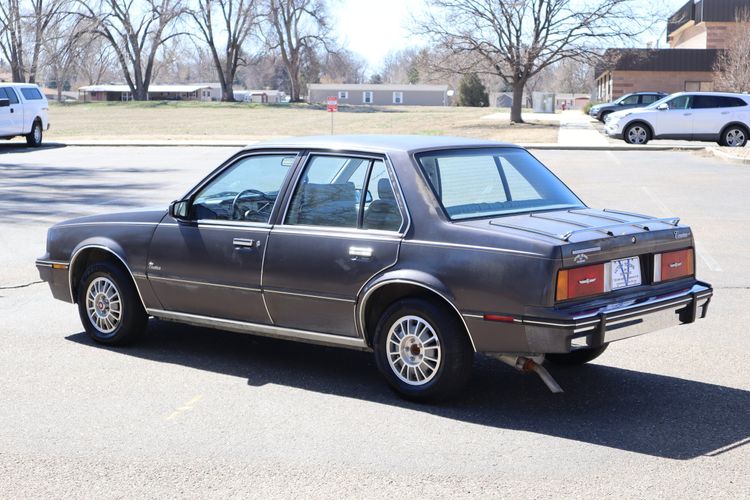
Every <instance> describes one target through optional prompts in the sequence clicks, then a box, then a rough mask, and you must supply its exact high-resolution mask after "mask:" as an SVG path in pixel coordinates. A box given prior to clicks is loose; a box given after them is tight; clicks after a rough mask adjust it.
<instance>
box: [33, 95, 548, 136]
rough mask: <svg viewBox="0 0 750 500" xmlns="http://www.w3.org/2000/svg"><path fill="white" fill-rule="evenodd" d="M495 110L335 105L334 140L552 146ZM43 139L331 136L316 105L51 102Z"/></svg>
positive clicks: (535, 129) (538, 127) (543, 132)
mask: <svg viewBox="0 0 750 500" xmlns="http://www.w3.org/2000/svg"><path fill="white" fill-rule="evenodd" d="M494 111H496V110H491V109H488V108H457V107H450V108H449V107H418V106H411V107H407V106H399V107H391V106H389V107H376V108H371V107H363V106H349V107H343V106H342V107H340V108H339V112H338V113H335V115H334V133H336V134H425V135H455V136H463V137H475V138H481V139H493V140H499V141H507V142H519V143H531V142H534V143H540V142H557V129H558V127H557V125H556V124H546V123H545V124H542V123H525V124H521V125H511V124H509V123H508V122H504V121H498V120H482V119H481V117H482V116H486V115H488V114H491V113H493V112H494ZM49 113H50V123H51V124H52V128H51V129H50V131H49V132H48V133H47V139H48V140H52V141H63V140H65V139H78V140H86V139H93V140H119V139H127V140H139V139H140V140H159V139H163V140H212V139H214V140H239V141H248V142H249V141H256V140H264V139H271V138H275V137H284V136H294V135H316V134H329V133H330V132H331V116H330V114H329V113H328V112H326V110H325V108H324V107H321V106H315V105H304V104H303V105H278V106H268V105H255V104H229V103H226V104H225V103H198V102H143V103H132V102H131V103H119V102H118V103H86V104H83V103H79V104H66V105H59V104H51V105H50V112H49Z"/></svg>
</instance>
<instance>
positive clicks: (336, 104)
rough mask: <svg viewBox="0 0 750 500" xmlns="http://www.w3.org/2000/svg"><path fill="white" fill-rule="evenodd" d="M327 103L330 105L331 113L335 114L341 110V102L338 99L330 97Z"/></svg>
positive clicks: (329, 110)
mask: <svg viewBox="0 0 750 500" xmlns="http://www.w3.org/2000/svg"><path fill="white" fill-rule="evenodd" d="M326 103H327V104H328V112H329V113H335V112H336V111H338V110H339V100H338V99H337V98H335V97H329V98H327V99H326Z"/></svg>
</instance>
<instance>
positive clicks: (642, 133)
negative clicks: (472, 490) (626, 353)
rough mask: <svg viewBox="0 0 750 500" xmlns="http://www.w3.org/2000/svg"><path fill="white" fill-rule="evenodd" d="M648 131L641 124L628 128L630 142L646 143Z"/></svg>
mask: <svg viewBox="0 0 750 500" xmlns="http://www.w3.org/2000/svg"><path fill="white" fill-rule="evenodd" d="M647 138H648V132H647V131H646V129H645V128H643V127H641V126H640V125H635V126H633V127H630V129H628V142H629V143H630V144H646V140H647Z"/></svg>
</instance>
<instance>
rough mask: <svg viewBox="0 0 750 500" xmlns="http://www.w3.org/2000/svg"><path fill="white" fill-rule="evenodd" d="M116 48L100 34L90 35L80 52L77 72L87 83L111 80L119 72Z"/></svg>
mask: <svg viewBox="0 0 750 500" xmlns="http://www.w3.org/2000/svg"><path fill="white" fill-rule="evenodd" d="M117 66H118V62H117V58H116V57H115V54H114V50H113V49H112V47H111V46H110V45H109V42H107V41H106V40H105V39H103V38H101V37H99V36H91V37H88V40H87V41H86V43H82V46H81V48H80V52H79V54H78V65H77V68H76V70H77V73H78V76H79V79H80V80H81V81H83V82H84V83H86V85H98V84H100V83H102V82H107V81H111V80H112V78H114V77H115V75H116V74H117V73H118V72H119V71H118V68H117Z"/></svg>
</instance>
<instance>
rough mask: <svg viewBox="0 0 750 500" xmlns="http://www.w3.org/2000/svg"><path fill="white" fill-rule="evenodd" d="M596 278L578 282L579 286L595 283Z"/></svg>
mask: <svg viewBox="0 0 750 500" xmlns="http://www.w3.org/2000/svg"><path fill="white" fill-rule="evenodd" d="M595 282H596V278H586V279H582V280H579V281H578V284H579V285H590V284H591V283H595Z"/></svg>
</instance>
